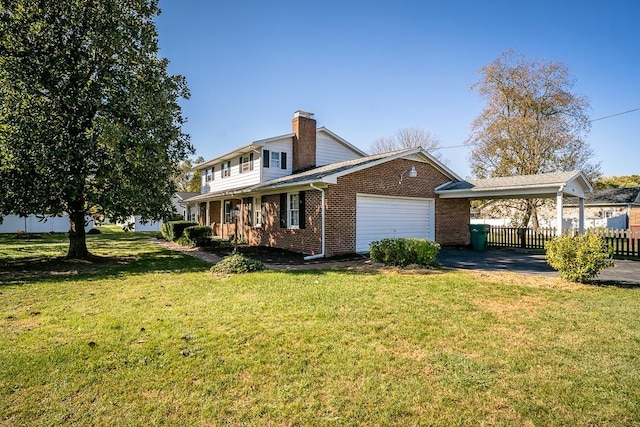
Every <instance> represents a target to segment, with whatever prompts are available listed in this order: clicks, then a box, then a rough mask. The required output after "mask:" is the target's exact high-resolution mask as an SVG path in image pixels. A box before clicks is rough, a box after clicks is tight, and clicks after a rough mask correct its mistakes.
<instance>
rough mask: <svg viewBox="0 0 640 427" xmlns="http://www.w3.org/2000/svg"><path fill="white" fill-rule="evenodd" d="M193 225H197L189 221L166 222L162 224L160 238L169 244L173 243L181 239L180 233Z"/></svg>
mask: <svg viewBox="0 0 640 427" xmlns="http://www.w3.org/2000/svg"><path fill="white" fill-rule="evenodd" d="M194 225H198V224H196V223H195V222H191V221H167V222H163V223H162V230H161V231H162V236H163V237H164V238H165V239H166V240H169V241H171V242H175V241H176V240H178V239H179V238H180V237H182V233H183V232H184V229H185V228H187V227H193V226H194Z"/></svg>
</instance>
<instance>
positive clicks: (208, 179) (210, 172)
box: [205, 168, 213, 182]
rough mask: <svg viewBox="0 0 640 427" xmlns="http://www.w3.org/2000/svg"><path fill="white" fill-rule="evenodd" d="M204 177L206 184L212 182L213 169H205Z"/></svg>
mask: <svg viewBox="0 0 640 427" xmlns="http://www.w3.org/2000/svg"><path fill="white" fill-rule="evenodd" d="M205 177H206V178H205V180H206V182H211V181H213V168H211V169H207V170H206V171H205Z"/></svg>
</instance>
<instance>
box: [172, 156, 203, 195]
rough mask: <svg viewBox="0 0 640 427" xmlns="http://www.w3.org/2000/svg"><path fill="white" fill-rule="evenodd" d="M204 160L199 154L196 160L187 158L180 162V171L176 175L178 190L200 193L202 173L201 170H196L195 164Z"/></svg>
mask: <svg viewBox="0 0 640 427" xmlns="http://www.w3.org/2000/svg"><path fill="white" fill-rule="evenodd" d="M203 162H204V157H202V156H198V157H197V158H196V159H195V160H193V161H192V160H191V159H185V160H183V161H181V162H180V165H179V166H178V169H179V172H178V175H176V177H175V182H176V189H177V190H178V191H188V192H192V193H199V192H200V186H201V185H202V183H201V179H202V173H201V172H200V170H195V169H194V166H197V165H199V164H200V163H203Z"/></svg>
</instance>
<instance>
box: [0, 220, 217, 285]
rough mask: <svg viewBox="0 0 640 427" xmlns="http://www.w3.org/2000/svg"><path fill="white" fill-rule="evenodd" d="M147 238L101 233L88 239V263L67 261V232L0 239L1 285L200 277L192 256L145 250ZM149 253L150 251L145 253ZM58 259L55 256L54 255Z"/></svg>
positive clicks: (200, 266) (199, 264)
mask: <svg viewBox="0 0 640 427" xmlns="http://www.w3.org/2000/svg"><path fill="white" fill-rule="evenodd" d="M149 237H150V236H149V234H148V233H137V234H133V233H123V232H120V233H113V232H109V233H104V234H101V235H91V236H87V246H88V248H89V251H91V252H92V253H93V254H96V253H97V254H99V255H94V256H92V257H90V259H89V260H70V259H66V258H65V257H64V256H62V255H63V254H64V253H65V252H66V245H68V240H67V239H68V238H67V236H66V234H65V233H60V234H56V235H45V236H44V237H43V239H40V240H37V241H29V242H24V241H16V240H13V239H10V238H8V237H7V236H2V237H0V254H2V257H1V259H0V286H3V285H15V284H23V283H25V284H26V283H37V282H42V281H47V282H65V281H68V280H83V279H88V278H91V279H92V280H95V279H107V278H113V277H126V276H131V275H142V274H148V273H154V272H171V273H182V272H184V273H188V272H204V271H207V270H208V269H209V267H210V266H209V264H208V263H206V262H204V261H201V260H199V259H196V258H193V257H191V256H187V255H183V254H181V253H178V252H174V251H171V250H167V249H161V248H158V247H155V246H144V245H146V241H147V240H148V238H149ZM147 248H148V250H147ZM58 254H59V255H58Z"/></svg>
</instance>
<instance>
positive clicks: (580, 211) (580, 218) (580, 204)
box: [578, 197, 584, 234]
mask: <svg viewBox="0 0 640 427" xmlns="http://www.w3.org/2000/svg"><path fill="white" fill-rule="evenodd" d="M578 233H580V234H584V199H583V198H582V197H580V198H579V199H578Z"/></svg>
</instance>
